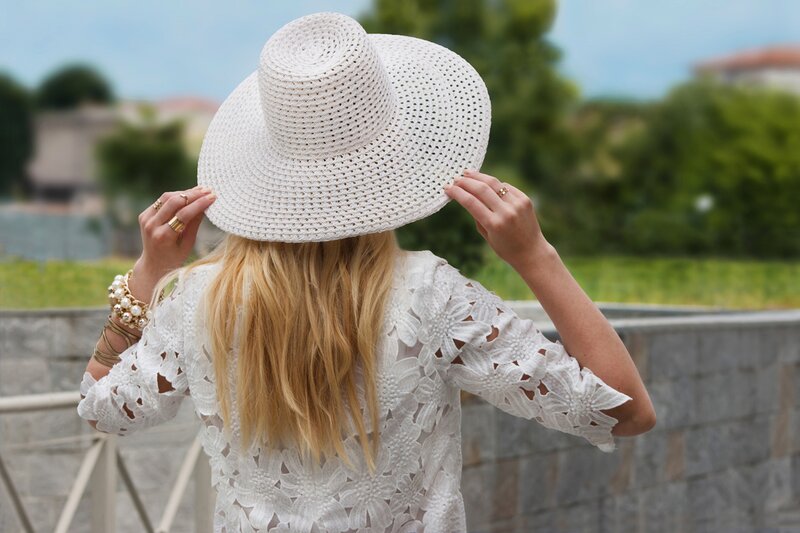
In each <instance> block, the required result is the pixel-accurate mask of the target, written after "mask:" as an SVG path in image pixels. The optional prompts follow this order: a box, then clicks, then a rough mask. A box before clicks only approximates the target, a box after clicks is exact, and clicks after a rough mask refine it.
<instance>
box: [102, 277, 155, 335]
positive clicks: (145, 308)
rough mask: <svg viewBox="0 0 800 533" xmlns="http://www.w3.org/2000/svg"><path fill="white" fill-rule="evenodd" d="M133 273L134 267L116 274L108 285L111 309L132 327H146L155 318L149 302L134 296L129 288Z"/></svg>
mask: <svg viewBox="0 0 800 533" xmlns="http://www.w3.org/2000/svg"><path fill="white" fill-rule="evenodd" d="M132 275H133V269H130V270H128V272H126V273H125V275H124V276H123V275H122V274H117V275H116V276H114V281H113V282H112V283H111V285H109V286H108V300H109V304H110V305H111V311H112V312H113V313H114V314H115V315H116V316H117V317H118V318H119V319H121V320H122V321H123V322H125V323H126V324H127V325H130V326H131V327H134V328H136V329H144V327H145V326H146V325H147V323H148V322H150V320H151V319H152V318H153V311H152V310H151V309H150V306H149V305H148V304H147V303H145V302H143V301H141V300H137V299H136V298H134V297H133V295H132V294H131V292H130V290H129V289H128V279H129V278H130V277H131V276H132Z"/></svg>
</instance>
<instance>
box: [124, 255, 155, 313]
mask: <svg viewBox="0 0 800 533" xmlns="http://www.w3.org/2000/svg"><path fill="white" fill-rule="evenodd" d="M162 272H163V271H162V270H161V269H159V268H158V267H157V266H155V265H153V264H152V263H149V262H148V261H147V260H146V259H145V258H144V257H140V258H139V259H137V260H136V263H135V264H134V265H133V272H132V274H131V276H130V279H129V281H128V290H129V291H130V292H131V294H132V295H133V297H134V298H136V299H137V300H141V301H143V302H146V303H148V304H150V303H151V302H150V297H151V296H152V293H153V289H154V288H155V286H156V283H157V282H158V280H159V279H160V278H161V275H162Z"/></svg>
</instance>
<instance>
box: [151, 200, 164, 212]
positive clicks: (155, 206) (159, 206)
mask: <svg viewBox="0 0 800 533" xmlns="http://www.w3.org/2000/svg"><path fill="white" fill-rule="evenodd" d="M163 204H164V203H163V202H162V201H161V198H159V199H158V200H156V203H154V204H153V209H154V210H155V211H158V210H159V208H161V206H162V205H163Z"/></svg>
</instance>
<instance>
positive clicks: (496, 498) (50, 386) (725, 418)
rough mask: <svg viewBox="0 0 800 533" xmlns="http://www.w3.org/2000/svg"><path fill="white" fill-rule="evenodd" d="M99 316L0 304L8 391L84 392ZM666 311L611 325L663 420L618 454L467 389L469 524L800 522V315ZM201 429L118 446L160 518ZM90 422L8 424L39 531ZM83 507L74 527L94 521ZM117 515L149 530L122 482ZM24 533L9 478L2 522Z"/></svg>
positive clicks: (186, 519) (55, 508) (15, 463)
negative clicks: (511, 411) (82, 386)
mask: <svg viewBox="0 0 800 533" xmlns="http://www.w3.org/2000/svg"><path fill="white" fill-rule="evenodd" d="M515 305H517V306H518V307H516V308H517V309H518V311H519V312H520V314H526V315H527V314H531V313H533V314H535V313H536V309H535V307H536V306H530V305H528V304H522V303H519V304H515ZM601 308H602V306H601ZM615 309H616V312H618V308H615ZM648 313H649V314H653V313H652V309H650V310H649V311H648ZM105 314H106V310H105V309H88V310H50V311H47V310H45V311H24V312H17V311H0V396H9V395H17V394H31V393H37V392H48V391H64V390H75V389H76V388H77V384H78V382H79V381H80V377H81V374H82V371H83V369H84V367H85V364H86V360H87V358H88V355H89V353H90V352H91V348H92V345H93V343H94V341H95V340H96V338H97V335H98V334H99V330H100V327H101V326H102V323H103V320H104V317H105ZM667 314H672V315H673V316H668V317H662V318H658V317H655V318H635V319H621V318H620V319H613V320H612V322H613V323H614V325H615V327H616V328H617V330H618V331H619V332H620V335H621V337H622V339H623V341H624V342H625V344H626V345H627V346H628V348H629V350H630V352H631V354H632V355H633V357H634V359H635V362H636V364H637V367H638V368H639V371H640V373H641V374H642V376H643V378H644V379H645V381H646V383H647V387H648V390H649V392H650V395H651V398H652V400H653V403H654V404H655V408H656V412H657V415H658V424H657V426H656V428H655V429H653V430H652V431H651V432H649V433H647V434H645V435H642V436H638V437H617V451H616V452H615V453H613V454H606V453H603V452H601V451H600V450H597V449H595V448H593V447H591V446H590V445H589V444H588V443H586V444H584V442H583V441H582V440H581V439H579V438H577V437H573V436H571V435H566V434H563V433H558V432H555V431H552V430H548V429H545V428H542V427H541V426H538V425H537V424H536V423H535V422H531V421H527V420H524V419H520V418H515V417H513V416H511V415H508V414H506V413H504V412H502V411H500V410H499V409H496V408H494V407H492V406H490V405H488V404H486V403H484V402H483V401H482V400H481V399H479V398H476V397H473V396H469V395H465V396H464V397H463V458H464V471H463V484H462V489H463V492H464V496H465V503H466V508H467V517H468V525H469V528H470V531H472V532H476V533H477V532H490V531H491V532H494V533H500V532H523V531H525V532H527V531H535V532H547V531H552V532H556V531H558V532H561V531H569V532H573V531H580V532H583V531H588V532H640V531H641V532H645V531H647V532H654V531H656V532H657V531H665V532H679V531H714V532H716V531H726V532H728V531H797V530H798V529H800V412H798V409H800V394H798V392H797V389H798V388H799V387H800V370H798V365H800V310H796V311H785V312H760V313H749V314H738V313H726V314H721V315H693V316H674V313H667ZM540 327H541V329H542V331H543V332H545V334H547V335H548V336H549V337H551V338H557V335H556V334H555V332H554V331H553V330H552V326H551V325H550V324H549V323H547V322H546V321H542V322H541V325H540ZM196 428H197V425H196V422H195V421H194V415H193V412H192V405H191V401H187V402H185V404H184V407H183V410H182V411H181V413H180V414H179V415H178V417H177V418H176V420H175V421H174V423H172V424H168V425H164V426H161V427H159V428H154V429H152V430H150V431H147V432H143V433H141V434H137V435H132V436H131V437H128V438H125V439H120V446H121V449H122V454H123V456H124V457H125V458H126V460H127V462H128V465H129V467H130V470H131V474H132V476H133V478H134V482H135V483H136V485H137V486H138V487H139V488H140V490H141V492H142V494H143V497H144V500H145V504H146V505H147V507H148V511H149V513H150V516H151V518H152V519H153V520H157V519H158V517H160V515H161V512H162V511H163V508H164V505H165V501H166V495H167V493H168V490H169V487H170V486H171V482H172V480H173V479H174V478H175V475H176V473H177V468H178V465H179V464H180V460H181V458H182V454H183V451H184V450H185V449H186V447H187V446H188V445H189V443H190V442H191V440H192V438H193V437H194V435H195V431H196ZM90 431H91V430H90V428H89V427H88V426H87V425H86V424H85V422H83V421H82V420H80V419H79V418H78V417H77V415H76V414H75V412H74V410H69V409H68V410H65V411H53V412H42V413H37V414H35V415H31V414H16V415H5V416H1V417H0V452H1V453H2V456H3V459H4V460H5V462H6V465H7V467H8V468H9V470H10V471H11V475H12V477H13V479H14V480H15V482H16V484H17V486H18V488H19V490H20V491H21V492H22V494H23V495H24V502H25V504H26V506H27V508H28V509H29V510H30V511H31V512H30V514H31V515H32V518H33V521H34V525H35V527H36V529H37V531H39V530H41V531H44V530H49V529H52V528H53V525H54V524H55V521H56V519H57V517H58V514H59V513H60V511H61V507H62V506H63V504H64V501H65V498H66V494H67V492H68V490H69V487H70V484H71V482H72V481H73V479H74V476H75V474H76V472H77V470H78V467H79V464H80V460H81V458H82V456H83V453H84V451H85V449H86V447H87V445H88V444H87V442H88V441H84V442H79V443H66V444H65V443H59V442H58V439H59V438H61V437H68V436H74V435H84V436H87V437H88V436H90V434H91V433H90ZM38 441H51V442H53V441H55V442H54V443H53V444H51V445H49V446H46V447H45V448H41V447H37V446H33V445H32V444H31V443H34V442H38ZM44 449H46V450H47V453H45V452H44V451H43V450H44ZM191 501H192V500H191V484H190V486H189V493H188V494H187V497H186V498H185V500H184V503H183V506H182V508H181V510H180V512H179V515H178V519H177V520H176V522H175V524H176V527H175V529H174V531H187V532H188V531H191V530H192V510H191ZM88 503H89V502H88V499H85V500H84V501H83V502H82V503H81V506H80V508H79V514H78V517H77V518H76V521H75V527H74V528H73V529H72V530H71V531H73V530H74V531H87V530H88V525H87V523H88V518H87V517H88ZM117 509H118V517H119V519H118V523H119V524H120V526H121V528H120V530H121V531H131V532H134V531H141V530H142V528H141V527H140V526H139V524H138V522H137V518H136V516H135V514H134V513H133V507H132V505H131V502H130V500H129V498H128V497H127V495H126V494H125V493H124V490H123V488H122V486H121V485H120V487H119V498H118V499H117ZM34 510H35V512H34ZM18 530H19V526H18V525H17V522H16V519H15V517H14V514H13V509H12V508H11V505H10V502H9V500H8V495H7V494H6V493H5V490H4V489H2V487H0V531H3V532H6V531H8V532H12V531H18Z"/></svg>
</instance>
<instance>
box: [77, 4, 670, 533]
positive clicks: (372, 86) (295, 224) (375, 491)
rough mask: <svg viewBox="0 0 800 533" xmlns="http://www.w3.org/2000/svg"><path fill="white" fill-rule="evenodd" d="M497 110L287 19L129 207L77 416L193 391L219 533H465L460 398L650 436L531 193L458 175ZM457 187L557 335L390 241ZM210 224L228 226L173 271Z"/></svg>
mask: <svg viewBox="0 0 800 533" xmlns="http://www.w3.org/2000/svg"><path fill="white" fill-rule="evenodd" d="M490 114H491V113H490V104H489V98H488V93H487V92H486V87H485V85H484V84H483V82H482V81H481V79H480V77H479V76H478V74H477V73H476V72H475V71H474V69H472V67H471V66H469V64H468V63H466V61H464V60H463V59H462V58H460V57H459V56H458V55H456V54H454V53H453V52H451V51H449V50H447V49H446V48H443V47H441V46H439V45H436V44H434V43H430V42H427V41H423V40H420V39H415V38H412V37H406V36H400V35H377V34H374V35H370V34H366V33H365V32H364V30H363V28H362V27H361V26H360V25H359V24H358V23H357V22H356V21H355V20H353V19H351V18H350V17H347V16H345V15H341V14H338V13H316V14H312V15H308V16H305V17H302V18H300V19H297V20H295V21H292V22H290V23H289V24H287V25H286V26H284V27H283V28H281V29H280V30H279V31H278V32H276V33H275V34H274V35H273V36H272V37H271V38H270V39H269V40H268V41H267V44H266V45H265V47H264V49H263V50H262V53H261V57H260V64H259V68H258V70H257V71H255V72H254V73H253V74H252V75H251V76H249V77H248V78H247V79H246V80H245V81H243V82H242V83H241V84H240V85H239V86H238V87H237V88H236V89H235V90H234V92H233V93H232V94H231V95H230V96H229V98H228V99H226V101H225V102H224V103H223V105H222V106H221V107H220V109H219V111H218V113H217V115H216V116H215V117H214V120H213V121H212V123H211V126H210V127H209V130H208V132H207V134H206V137H205V139H204V142H203V147H202V150H201V154H200V161H199V170H198V182H199V184H200V186H198V187H196V188H194V189H190V190H188V191H182V192H168V193H164V194H163V195H162V196H161V198H159V199H158V201H157V202H156V203H155V204H154V205H153V207H152V208H148V209H147V210H145V211H144V212H143V213H142V214H141V215H140V217H139V222H140V225H141V229H142V235H143V241H144V242H143V244H144V251H143V253H142V256H141V257H140V258H139V260H138V261H137V262H136V264H135V266H134V268H133V269H132V270H131V271H129V273H128V275H126V276H122V275H120V276H118V277H117V278H116V279H115V281H114V282H113V283H112V285H111V286H110V287H109V294H110V298H111V306H112V313H111V314H110V316H109V321H108V327H107V329H106V330H104V338H103V339H101V340H102V341H103V342H100V341H98V348H97V350H96V352H95V357H93V359H92V360H91V361H90V362H89V365H88V367H87V372H86V374H85V375H84V380H83V382H82V383H81V393H82V395H83V396H84V399H82V400H81V403H80V405H79V407H78V411H79V413H80V415H81V416H82V417H84V418H85V419H87V420H89V421H90V423H91V424H93V425H95V427H96V428H97V429H99V430H101V431H106V432H114V433H118V434H120V435H127V434H130V433H132V432H134V431H138V430H141V429H142V428H145V427H150V426H153V425H155V424H159V423H162V422H164V421H166V420H169V419H170V418H172V417H173V416H174V415H175V414H176V411H177V409H178V407H179V405H180V403H181V401H182V400H183V398H185V397H186V396H191V397H192V399H193V402H194V405H195V410H196V412H197V414H198V416H199V417H200V419H201V420H202V422H203V424H202V437H203V445H204V448H205V451H206V452H207V454H208V456H209V458H210V462H211V466H212V471H213V483H214V485H215V488H216V490H217V504H216V510H215V527H216V530H217V531H228V532H231V531H306V532H310V531H312V530H313V531H319V532H322V531H326V532H344V531H367V530H369V531H387V532H388V531H391V532H397V531H415V532H416V531H429V532H442V531H465V530H466V524H465V515H464V508H463V499H462V495H461V492H460V489H459V483H460V476H461V441H460V423H461V420H460V413H461V411H460V390H466V391H469V392H471V393H473V394H476V395H479V396H481V397H483V398H484V399H485V400H486V401H488V402H490V403H492V404H493V405H495V406H497V407H498V408H500V409H502V410H504V411H506V412H508V413H511V414H513V415H516V416H520V417H524V418H527V419H532V420H535V421H536V422H538V423H540V424H543V425H544V426H546V427H548V428H552V429H556V430H559V431H563V432H566V433H570V434H573V435H576V436H579V437H582V438H584V439H586V440H588V441H589V442H590V443H592V444H593V445H595V446H597V447H598V448H599V449H601V450H603V451H606V452H611V451H613V450H614V439H613V436H614V435H619V436H621V435H636V434H639V433H643V432H645V431H647V430H649V429H650V428H652V427H653V425H654V424H655V414H654V411H653V407H652V404H651V402H650V399H649V397H648V394H647V391H646V390H645V388H644V385H643V384H642V381H641V379H640V377H639V374H638V372H637V369H636V367H635V366H634V364H633V362H632V361H631V358H630V355H629V354H628V352H627V350H626V349H625V346H624V345H623V344H622V342H621V341H620V339H619V337H618V336H617V334H616V333H615V332H614V330H613V329H612V327H611V326H610V325H609V323H608V321H606V319H605V318H604V317H603V315H602V314H601V313H600V311H599V310H598V309H597V307H596V306H595V305H594V304H593V302H591V300H589V298H588V297H587V296H586V294H585V293H584V292H583V291H582V290H581V288H580V287H579V286H578V284H577V283H576V282H575V280H574V279H573V278H572V276H571V275H570V274H569V272H568V271H567V269H566V268H565V267H564V264H563V263H562V262H561V260H560V258H559V256H558V253H557V252H556V250H555V249H554V248H553V246H551V245H550V244H549V243H548V242H547V240H546V239H545V238H544V236H543V235H542V233H541V230H540V228H539V225H538V223H537V220H536V215H535V212H534V210H533V206H532V204H531V201H530V199H529V198H528V197H527V196H526V195H525V194H524V193H523V192H521V191H519V190H518V189H516V188H515V187H513V186H511V185H508V184H504V183H501V182H500V181H499V180H498V179H496V178H495V177H493V176H489V175H487V174H484V173H481V172H478V171H473V170H471V169H477V168H479V167H480V164H481V162H482V161H483V157H484V154H485V150H486V144H487V142H488V133H489V121H490ZM462 171H463V172H462ZM455 175H460V177H459V178H458V179H456V180H454V181H453V183H452V184H451V183H449V182H450V181H451V180H450V178H451V177H452V176H455ZM204 186H207V187H206V188H204ZM208 187H210V189H212V190H213V191H214V192H213V193H212V192H209V190H208ZM451 199H453V200H456V201H457V202H459V203H460V204H461V205H462V206H463V207H464V208H465V209H467V210H468V211H469V213H471V214H472V216H473V217H474V218H475V221H476V226H477V228H478V231H479V232H480V233H481V235H482V236H483V237H484V238H485V239H486V241H487V242H488V243H489V245H490V246H491V247H492V249H494V251H495V252H496V253H497V254H498V255H499V256H500V257H501V258H502V259H503V260H505V261H506V262H507V263H508V264H510V265H511V266H512V267H514V269H515V270H516V271H517V272H518V273H519V274H520V276H522V278H523V279H524V280H525V281H526V283H527V284H528V285H529V286H530V287H531V289H532V290H533V292H534V293H535V295H536V297H537V298H538V299H539V301H540V302H541V303H542V306H543V307H544V309H545V310H546V311H547V313H548V314H549V316H550V317H551V319H552V320H553V322H554V324H555V326H556V327H557V329H558V330H559V332H560V334H561V336H562V338H563V339H564V342H565V344H563V345H562V344H561V342H559V341H556V342H551V341H549V340H548V339H547V338H545V337H544V336H543V335H542V334H541V332H540V331H539V330H538V329H536V327H535V326H534V324H533V323H532V322H531V321H530V320H526V319H521V318H520V317H518V316H517V315H516V314H515V312H514V311H513V310H512V309H511V308H510V307H509V306H508V305H507V303H506V302H504V301H503V300H502V299H500V298H499V297H498V296H497V295H496V294H495V293H493V292H491V291H489V290H488V289H486V288H485V287H483V286H482V285H481V284H480V283H478V282H477V281H474V280H471V279H469V278H466V277H464V276H463V275H462V274H461V273H460V272H459V270H458V269H456V268H455V267H453V266H451V265H450V264H449V263H448V262H447V261H445V260H444V259H442V258H440V257H438V256H436V255H435V254H433V253H432V252H430V251H427V250H424V251H406V250H401V249H400V248H399V247H398V246H397V242H396V240H395V235H394V232H393V230H394V229H395V228H397V227H400V226H402V225H404V224H406V223H409V222H412V221H414V220H418V219H420V218H423V217H425V216H428V215H430V214H432V213H434V212H436V211H438V210H439V209H441V207H443V206H444V205H445V204H446V203H447V202H448V201H450V200H451ZM203 214H205V215H207V216H208V218H209V220H210V221H211V222H213V223H214V224H215V225H217V226H218V227H220V228H221V229H223V230H224V231H225V232H227V235H226V237H225V238H224V239H223V241H222V242H221V243H220V244H219V246H217V247H216V248H215V250H214V251H213V252H212V253H211V254H210V255H209V256H207V257H205V258H202V259H200V260H198V261H195V262H194V263H192V264H190V265H187V266H182V265H183V263H184V261H185V260H186V259H187V257H188V254H189V252H190V250H191V249H192V246H193V244H194V240H195V236H196V233H197V228H198V226H199V223H200V220H201V219H202V216H203ZM172 281H175V284H174V286H173V287H172V288H171V290H169V291H166V290H165V289H166V287H167V286H168V285H169V284H171V283H172ZM151 305H152V307H151ZM109 352H110V353H109ZM114 352H118V353H119V355H116V354H115V353H114Z"/></svg>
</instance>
